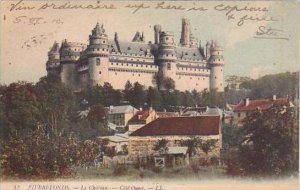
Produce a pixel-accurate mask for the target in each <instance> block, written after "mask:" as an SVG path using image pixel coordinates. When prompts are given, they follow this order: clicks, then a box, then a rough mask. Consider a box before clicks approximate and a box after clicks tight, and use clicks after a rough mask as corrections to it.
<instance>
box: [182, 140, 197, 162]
mask: <svg viewBox="0 0 300 190" xmlns="http://www.w3.org/2000/svg"><path fill="white" fill-rule="evenodd" d="M201 143H202V140H201V139H200V138H197V137H194V138H191V139H188V140H185V141H183V142H182V143H181V146H187V147H188V151H187V152H188V154H189V157H190V158H191V157H192V156H193V155H195V154H196V153H197V149H198V148H199V146H200V145H201Z"/></svg>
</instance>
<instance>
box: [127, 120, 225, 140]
mask: <svg viewBox="0 0 300 190" xmlns="http://www.w3.org/2000/svg"><path fill="white" fill-rule="evenodd" d="M220 122H221V121H220V117H219V116H197V117H166V118H158V119H156V120H154V121H152V122H150V123H148V124H146V125H145V126H144V127H142V128H140V129H138V130H136V131H134V132H133V133H132V134H131V135H130V136H169V135H189V136H193V135H203V136H208V135H218V134H219V127H220Z"/></svg>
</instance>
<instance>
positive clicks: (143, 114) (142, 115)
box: [128, 107, 158, 132]
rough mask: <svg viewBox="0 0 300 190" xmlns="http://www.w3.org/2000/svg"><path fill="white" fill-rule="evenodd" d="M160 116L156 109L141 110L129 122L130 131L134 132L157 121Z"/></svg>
mask: <svg viewBox="0 0 300 190" xmlns="http://www.w3.org/2000/svg"><path fill="white" fill-rule="evenodd" d="M157 118H158V116H157V114H156V112H155V110H154V109H152V108H151V107H150V109H148V110H140V111H138V112H136V114H135V115H134V116H133V117H132V118H131V119H130V120H129V121H128V131H129V132H133V131H136V130H137V129H139V128H141V127H143V126H144V125H146V124H148V123H150V122H151V121H153V120H155V119H157Z"/></svg>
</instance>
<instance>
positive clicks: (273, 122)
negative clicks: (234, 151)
mask: <svg viewBox="0 0 300 190" xmlns="http://www.w3.org/2000/svg"><path fill="white" fill-rule="evenodd" d="M298 126H299V121H298V114H297V111H296V110H294V109H293V108H286V107H273V108H270V109H268V110H266V111H256V112H253V113H252V114H249V116H248V117H247V118H245V120H244V127H243V128H242V129H241V133H242V134H243V139H242V142H241V144H240V147H239V158H240V159H239V165H240V168H241V171H242V174H244V175H284V174H290V173H293V172H298V167H299V166H298V163H299V161H298V159H299V156H298V154H299V150H298V148H299V144H298V143H299V142H298V131H299V130H298Z"/></svg>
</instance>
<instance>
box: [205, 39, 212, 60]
mask: <svg viewBox="0 0 300 190" xmlns="http://www.w3.org/2000/svg"><path fill="white" fill-rule="evenodd" d="M210 46H211V44H210V43H209V42H207V43H206V47H205V57H206V60H207V61H208V59H209V57H210Z"/></svg>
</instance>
